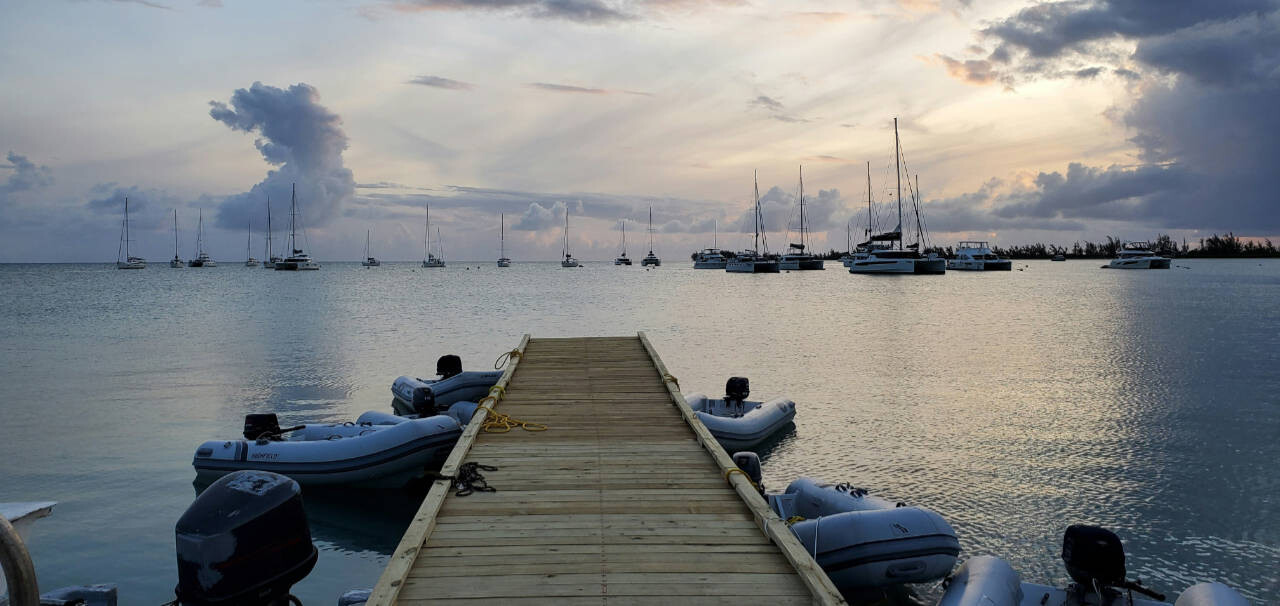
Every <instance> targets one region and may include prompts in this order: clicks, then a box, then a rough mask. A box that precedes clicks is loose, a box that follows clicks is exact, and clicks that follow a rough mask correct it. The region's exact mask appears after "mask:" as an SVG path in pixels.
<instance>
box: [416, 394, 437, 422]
mask: <svg viewBox="0 0 1280 606" xmlns="http://www.w3.org/2000/svg"><path fill="white" fill-rule="evenodd" d="M413 412H414V413H415V414H417V415H418V416H419V417H424V418H425V417H429V416H432V415H434V414H436V394H435V392H433V391H431V388H430V387H418V388H415V389H414V390H413Z"/></svg>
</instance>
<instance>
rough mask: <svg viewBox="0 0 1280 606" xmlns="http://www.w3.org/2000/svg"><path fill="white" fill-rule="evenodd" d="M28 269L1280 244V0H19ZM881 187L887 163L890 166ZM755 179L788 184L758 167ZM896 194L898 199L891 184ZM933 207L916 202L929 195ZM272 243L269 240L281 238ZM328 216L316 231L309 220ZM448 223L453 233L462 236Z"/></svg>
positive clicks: (14, 108)
mask: <svg viewBox="0 0 1280 606" xmlns="http://www.w3.org/2000/svg"><path fill="white" fill-rule="evenodd" d="M0 82H3V83H4V84H3V86H2V87H0V262H96V261H101V262H109V261H112V260H114V255H115V254H116V253H117V249H118V245H119V241H120V231H121V220H122V216H123V206H124V198H125V197H126V196H127V197H128V198H129V208H130V220H131V229H132V252H133V253H134V254H141V255H142V256H145V257H147V258H148V259H149V260H151V261H153V262H163V260H165V259H169V258H171V257H172V256H173V253H174V250H173V248H174V244H173V240H174V238H173V236H174V234H173V222H174V218H173V213H174V212H175V211H176V213H177V221H178V232H179V233H178V239H179V248H178V254H179V256H181V257H182V258H184V259H186V258H191V257H193V256H195V240H196V226H197V222H198V221H199V220H200V219H203V225H204V237H203V239H204V245H205V246H204V248H205V250H206V251H207V252H209V253H210V254H211V255H212V256H213V257H214V258H216V259H219V260H237V259H243V258H244V257H245V256H246V254H247V253H249V252H252V254H253V255H254V256H256V257H259V258H261V257H262V256H263V253H264V250H265V248H264V245H265V243H264V241H263V239H262V238H263V231H264V227H265V226H266V222H267V200H268V197H269V198H270V206H271V209H272V217H271V220H272V227H273V228H274V230H275V242H276V248H277V250H278V251H279V250H283V248H284V246H285V245H284V244H283V237H284V235H285V231H284V230H287V227H288V210H289V199H290V195H291V188H292V187H294V185H295V184H296V188H297V200H298V210H299V223H300V224H301V225H302V226H303V227H304V230H303V232H304V233H305V240H303V241H302V244H303V246H304V247H305V248H306V249H307V250H308V252H311V253H312V254H313V255H314V256H315V257H317V258H318V259H321V260H333V261H341V260H350V261H354V260H357V259H359V258H361V255H362V252H363V248H364V244H365V237H366V234H367V233H370V232H371V233H372V240H373V253H374V254H375V255H376V256H379V257H381V258H383V259H387V260H413V259H421V258H422V257H423V256H424V252H423V231H424V222H425V219H426V215H427V208H428V206H429V207H430V210H431V212H430V217H431V224H432V231H433V232H435V231H436V230H437V229H438V230H439V232H440V237H439V239H435V240H434V241H433V248H434V247H435V246H436V245H437V243H442V244H443V247H444V254H445V257H446V259H455V260H476V261H480V260H486V261H487V260H492V259H493V258H496V257H497V252H498V250H497V249H498V234H499V222H500V215H502V216H503V217H504V218H503V221H504V222H505V225H506V250H507V254H508V256H511V257H512V258H514V259H515V260H517V261H520V260H551V259H555V258H557V257H558V256H559V255H560V254H561V246H562V238H563V236H564V233H563V224H564V216H565V212H566V210H567V211H568V213H569V214H570V222H571V224H570V232H569V240H570V248H571V250H572V252H573V253H574V255H575V256H577V257H579V258H582V259H587V260H592V259H610V258H612V257H613V256H615V255H616V254H617V253H618V250H619V244H620V233H619V227H620V225H622V224H623V223H624V222H625V225H626V231H627V240H628V250H629V252H630V253H631V255H632V256H633V257H634V256H642V255H643V254H644V253H645V252H646V251H647V249H648V247H649V244H648V234H647V233H646V230H647V227H648V224H647V218H648V213H649V210H650V208H652V212H653V231H654V241H655V244H654V247H655V249H656V252H657V253H658V254H659V255H660V256H663V257H665V258H668V259H672V260H675V259H682V258H687V256H688V255H689V254H690V253H691V252H692V251H694V250H697V249H699V248H705V247H710V246H712V245H713V242H714V243H715V244H718V245H719V246H720V247H723V248H729V249H742V248H745V247H747V246H748V245H749V242H750V239H751V237H752V233H751V232H752V222H751V218H752V214H753V213H752V205H753V200H754V195H755V194H754V188H755V187H756V183H758V188H759V193H760V197H761V201H762V208H763V216H764V223H765V225H764V226H765V229H766V230H767V237H768V242H769V247H770V249H771V250H775V251H776V250H779V249H780V248H784V247H785V245H786V243H787V242H789V241H795V240H796V238H797V237H798V236H797V235H796V229H797V227H798V225H797V215H798V214H797V212H796V201H797V199H798V197H799V196H798V194H799V185H800V174H801V171H802V170H803V187H804V189H803V191H804V199H805V202H806V215H807V217H808V218H809V227H810V228H811V230H812V236H811V238H812V247H813V248H817V249H823V250H825V249H827V248H835V249H840V250H843V249H844V248H845V247H846V244H847V242H848V238H849V236H848V234H849V232H850V231H852V232H853V238H854V239H855V241H857V240H858V238H859V237H860V236H861V235H862V234H863V233H864V230H865V229H867V224H868V214H869V213H868V209H867V199H868V196H870V198H871V199H872V201H873V203H874V204H873V209H872V211H871V213H870V215H871V223H872V227H873V228H875V229H881V230H889V229H892V228H893V227H894V224H895V223H896V212H897V207H896V197H895V196H896V193H895V192H896V181H895V167H894V157H895V156H894V131H893V124H894V119H895V118H896V119H897V120H898V128H899V136H900V139H901V149H902V157H901V158H902V160H903V161H904V166H903V172H904V174H905V175H906V177H905V179H907V180H908V181H909V182H910V184H911V186H910V187H907V186H905V185H904V193H903V199H904V200H906V201H908V202H910V200H911V199H912V197H913V196H914V195H915V194H913V192H914V191H915V188H914V185H915V183H916V182H917V180H918V183H919V190H920V191H919V200H921V205H920V206H921V213H922V215H923V217H924V223H925V225H926V226H927V228H928V230H929V241H930V242H929V243H930V244H935V245H944V246H945V245H953V244H954V243H955V242H956V241H958V240H961V239H966V240H968V239H982V240H989V241H992V242H993V243H997V244H1002V245H1013V244H1020V243H1028V242H1046V243H1056V244H1066V245H1070V244H1071V243H1072V242H1075V241H1082V240H1092V241H1101V240H1105V239H1106V237H1107V236H1114V237H1119V238H1123V239H1151V238H1153V237H1154V236H1155V234H1157V233H1169V234H1172V235H1174V236H1175V238H1186V239H1188V240H1189V241H1191V242H1192V243H1194V242H1195V240H1196V238H1199V237H1201V236H1207V235H1208V234H1211V233H1225V232H1228V231H1229V232H1234V233H1235V234H1237V235H1241V236H1247V237H1256V238H1263V237H1270V238H1274V239H1276V240H1280V237H1277V235H1278V234H1280V194H1277V191H1278V190H1277V188H1276V187H1275V184H1274V183H1273V181H1272V177H1273V175H1274V174H1275V172H1276V167H1277V166H1280V111H1277V109H1276V108H1280V0H1216V1H1214V2H1203V1H1195V0H1126V1H1120V0H1057V1H1048V2H1027V1H991V2H983V1H982V0H865V1H846V2H823V1H812V2H807V1H802V0H793V1H787V2H769V1H766V0H349V1H343V0H309V1H292V0H278V1H272V2H258V1H249V0H220V1H219V0H199V1H197V0H132V1H125V0H43V1H42V0H7V1H6V2H4V3H3V4H0ZM868 175H869V176H868ZM753 179H755V181H754V182H753ZM868 183H869V184H870V185H868ZM908 214H910V213H908ZM250 232H252V247H251V248H249V250H246V248H248V246H247V244H248V238H249V237H250ZM301 237H302V236H300V238H301ZM433 239H434V233H433Z"/></svg>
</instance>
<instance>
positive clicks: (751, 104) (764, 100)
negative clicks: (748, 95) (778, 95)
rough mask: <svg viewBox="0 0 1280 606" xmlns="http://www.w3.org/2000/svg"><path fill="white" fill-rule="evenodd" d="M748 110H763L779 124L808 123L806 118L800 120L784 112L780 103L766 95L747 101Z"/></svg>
mask: <svg viewBox="0 0 1280 606" xmlns="http://www.w3.org/2000/svg"><path fill="white" fill-rule="evenodd" d="M747 107H748V108H757V109H763V110H765V111H766V112H768V113H769V117H770V118H773V119H774V120H777V121H779V122H788V123H800V122H808V121H809V120H808V119H806V118H800V117H797V116H794V115H791V114H789V113H787V112H786V108H785V107H784V106H783V105H782V102H781V101H778V100H777V99H774V98H773V97H770V96H768V95H757V96H756V98H754V99H751V100H750V101H747Z"/></svg>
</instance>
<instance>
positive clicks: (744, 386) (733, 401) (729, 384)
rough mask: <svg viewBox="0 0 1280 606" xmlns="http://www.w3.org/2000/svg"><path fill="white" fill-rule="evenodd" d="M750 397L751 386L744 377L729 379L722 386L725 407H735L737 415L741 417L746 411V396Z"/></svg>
mask: <svg viewBox="0 0 1280 606" xmlns="http://www.w3.org/2000/svg"><path fill="white" fill-rule="evenodd" d="M749 395H751V384H750V382H749V381H747V378H746V377H729V380H728V381H725V384H724V403H725V405H726V406H729V407H734V406H736V407H737V409H738V411H737V413H736V414H737V415H741V414H743V413H745V412H746V410H747V396H749Z"/></svg>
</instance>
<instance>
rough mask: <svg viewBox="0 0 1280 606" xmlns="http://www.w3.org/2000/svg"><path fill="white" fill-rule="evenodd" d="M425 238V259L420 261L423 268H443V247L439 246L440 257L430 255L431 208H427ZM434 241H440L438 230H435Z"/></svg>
mask: <svg viewBox="0 0 1280 606" xmlns="http://www.w3.org/2000/svg"><path fill="white" fill-rule="evenodd" d="M423 233H425V234H426V238H427V244H426V247H427V258H425V259H423V260H422V266H423V267H444V245H441V246H440V256H439V257H437V256H435V255H434V254H432V253H431V206H430V205H428V206H427V227H426V229H424V230H423ZM436 239H437V240H439V239H440V228H436Z"/></svg>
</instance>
